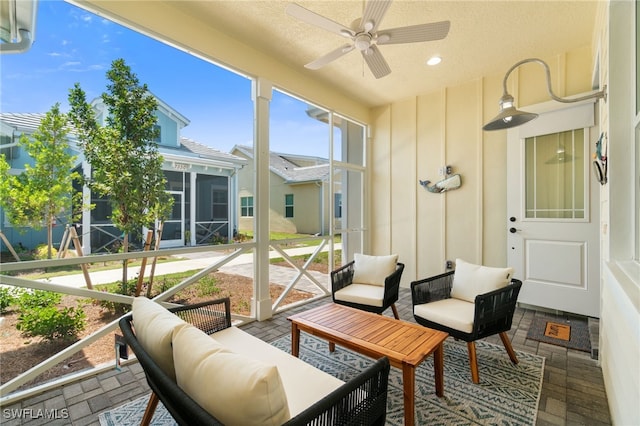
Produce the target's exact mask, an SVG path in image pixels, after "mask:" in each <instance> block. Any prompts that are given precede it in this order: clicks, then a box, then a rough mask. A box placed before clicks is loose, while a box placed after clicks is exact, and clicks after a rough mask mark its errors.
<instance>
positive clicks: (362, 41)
mask: <svg viewBox="0 0 640 426" xmlns="http://www.w3.org/2000/svg"><path fill="white" fill-rule="evenodd" d="M353 43H354V44H355V46H356V49H358V50H360V51H362V52H366V51H367V50H368V49H369V47H370V46H371V36H370V35H369V34H367V33H364V34H358V35H357V36H356V39H355V40H354V41H353Z"/></svg>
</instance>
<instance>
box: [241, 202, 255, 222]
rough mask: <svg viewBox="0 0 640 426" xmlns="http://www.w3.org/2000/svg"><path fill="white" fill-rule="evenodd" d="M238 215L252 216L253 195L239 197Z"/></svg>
mask: <svg viewBox="0 0 640 426" xmlns="http://www.w3.org/2000/svg"><path fill="white" fill-rule="evenodd" d="M240 216H242V217H253V197H240Z"/></svg>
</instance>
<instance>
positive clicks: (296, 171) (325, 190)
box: [231, 145, 342, 235]
mask: <svg viewBox="0 0 640 426" xmlns="http://www.w3.org/2000/svg"><path fill="white" fill-rule="evenodd" d="M231 153H232V154H234V155H236V156H239V157H243V158H245V159H246V160H247V161H248V163H249V164H248V166H247V167H245V168H243V169H241V170H240V171H239V173H238V174H239V178H238V184H239V187H238V188H239V192H238V204H239V206H240V221H239V225H240V226H239V228H238V229H239V230H240V231H243V230H253V226H254V225H253V217H254V214H253V209H254V195H255V191H254V181H253V176H254V173H253V170H254V167H253V166H254V155H253V148H252V147H249V146H243V145H236V146H235V147H233V149H232V150H231ZM269 170H270V174H269V195H270V203H271V204H270V206H269V227H270V230H271V231H272V232H287V233H298V234H311V235H315V234H319V235H325V234H328V233H329V220H330V214H332V212H331V211H330V205H331V203H330V202H329V201H330V200H329V197H333V205H334V208H333V214H334V217H335V218H336V219H338V220H339V218H340V217H341V213H340V209H341V204H342V203H341V193H340V192H339V191H338V192H336V193H332V191H331V187H330V184H329V160H327V159H326V158H320V157H311V156H304V155H295V154H283V153H276V152H270V153H269Z"/></svg>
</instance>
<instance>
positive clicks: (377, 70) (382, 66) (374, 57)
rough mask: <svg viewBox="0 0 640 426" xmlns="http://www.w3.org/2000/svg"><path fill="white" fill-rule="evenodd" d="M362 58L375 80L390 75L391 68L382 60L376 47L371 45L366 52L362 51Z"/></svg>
mask: <svg viewBox="0 0 640 426" xmlns="http://www.w3.org/2000/svg"><path fill="white" fill-rule="evenodd" d="M362 57H363V58H364V60H365V61H366V63H367V65H369V69H370V70H371V72H372V73H373V76H374V77H375V78H382V77H384V76H385V75H389V74H390V73H391V68H389V65H388V64H387V61H385V60H384V57H383V56H382V53H381V52H380V49H378V47H377V46H376V45H372V46H371V47H370V48H369V49H368V50H363V51H362Z"/></svg>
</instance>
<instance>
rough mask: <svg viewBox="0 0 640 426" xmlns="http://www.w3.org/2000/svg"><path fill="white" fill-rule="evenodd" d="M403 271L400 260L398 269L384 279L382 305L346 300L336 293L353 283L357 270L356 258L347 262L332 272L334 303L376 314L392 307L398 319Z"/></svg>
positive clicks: (397, 265) (402, 264)
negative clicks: (337, 298) (397, 304)
mask: <svg viewBox="0 0 640 426" xmlns="http://www.w3.org/2000/svg"><path fill="white" fill-rule="evenodd" d="M402 271H404V263H400V262H398V263H397V264H396V270H395V271H394V272H393V273H392V274H391V275H389V276H388V277H386V278H385V280H384V297H383V301H382V306H372V305H364V304H361V303H353V302H345V301H344V300H336V298H335V294H336V292H337V291H338V290H341V289H343V288H345V287H347V286H348V285H350V284H352V283H353V274H354V272H355V260H352V261H351V262H349V263H347V264H346V265H344V266H341V267H340V268H338V269H336V270H334V271H332V272H331V297H332V298H333V301H334V303H338V304H340V305H345V306H350V307H352V308H356V309H360V310H363V311H367V312H373V313H376V314H382V313H383V312H384V311H386V310H387V308H389V307H391V309H392V310H393V316H394V317H395V318H396V319H400V316H399V315H398V309H397V308H396V305H395V303H396V302H397V301H398V293H399V291H400V278H402Z"/></svg>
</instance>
